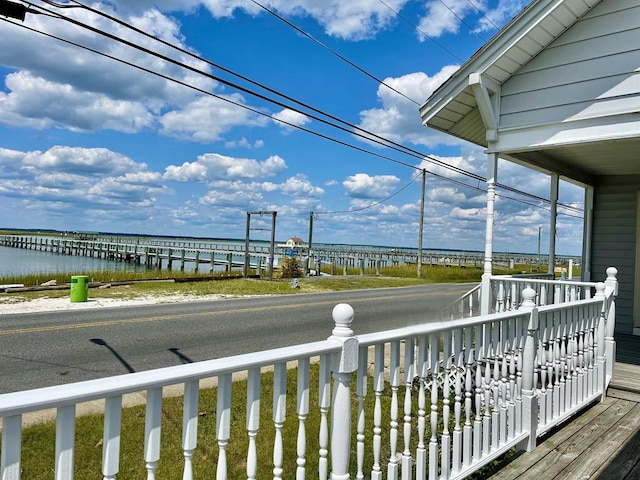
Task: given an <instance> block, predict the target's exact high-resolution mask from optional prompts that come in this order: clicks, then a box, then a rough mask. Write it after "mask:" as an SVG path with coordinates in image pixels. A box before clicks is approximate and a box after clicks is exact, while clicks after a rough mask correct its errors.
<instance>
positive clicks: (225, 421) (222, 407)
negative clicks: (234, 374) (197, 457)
mask: <svg viewBox="0 0 640 480" xmlns="http://www.w3.org/2000/svg"><path fill="white" fill-rule="evenodd" d="M230 434H231V374H230V373H227V374H225V375H220V376H219V377H218V406H217V410H216V438H217V439H218V466H217V468H216V480H225V479H226V478H227V470H228V468H227V445H228V444H229V436H230Z"/></svg>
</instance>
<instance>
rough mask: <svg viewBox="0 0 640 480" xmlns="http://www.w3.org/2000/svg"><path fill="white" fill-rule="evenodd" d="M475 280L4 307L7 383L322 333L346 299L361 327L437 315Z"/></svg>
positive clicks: (221, 352)
mask: <svg viewBox="0 0 640 480" xmlns="http://www.w3.org/2000/svg"><path fill="white" fill-rule="evenodd" d="M471 287H472V285H470V284H437V285H424V286H417V287H403V288H392V289H375V290H353V291H346V292H335V293H322V294H299V295H284V296H269V297H250V298H238V299H230V300H216V301H207V302H192V303H179V304H162V305H153V306H137V307H120V308H102V309H100V308H97V309H87V310H81V311H73V312H72V311H63V312H47V313H33V314H16V315H2V316H1V317H0V359H1V361H0V365H1V366H0V378H1V379H2V380H1V382H0V393H7V392H12V391H18V390H27V389H31V388H38V387H45V386H50V385H58V384H63V383H71V382H78V381H82V380H89V379H93V378H101V377H107V376H112V375H120V374H125V373H129V372H135V371H143V370H149V369H153V368H160V367H166V366H171V365H177V364H180V363H188V362H195V361H200V360H208V359H212V358H219V357H224V356H230V355H235V354H240V353H248V352H252V351H259V350H266V349H270V348H277V347H282V346H287V345H293V344H296V343H305V342H312V341H317V340H322V339H325V338H327V337H328V336H329V335H331V330H332V328H333V320H332V318H331V310H332V309H333V307H334V306H335V305H336V304H337V303H349V304H350V305H351V306H352V307H353V308H354V310H355V319H354V322H353V325H352V328H353V330H354V331H355V333H356V334H358V333H369V332H374V331H380V330H386V329H391V328H397V327H402V326H407V325H413V324H418V323H421V322H425V321H434V320H437V319H438V313H439V312H440V311H441V309H442V308H444V307H446V306H447V305H449V304H450V303H451V302H452V301H453V300H455V299H456V298H457V297H459V296H460V295H462V294H463V293H465V292H466V291H468V290H469V289H470V288H471Z"/></svg>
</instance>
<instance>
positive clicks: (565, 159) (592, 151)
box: [501, 138, 640, 184]
mask: <svg viewBox="0 0 640 480" xmlns="http://www.w3.org/2000/svg"><path fill="white" fill-rule="evenodd" d="M501 156H502V155H501ZM504 157H505V158H507V159H509V160H511V161H514V162H516V163H520V164H525V165H527V166H533V167H537V168H538V169H541V170H544V171H548V172H556V173H559V174H561V175H563V176H565V177H568V178H573V179H575V180H579V181H581V182H584V183H588V184H593V181H594V178H595V177H598V176H609V175H636V174H640V138H625V139H616V140H611V141H603V142H594V143H580V144H574V145H565V146H560V147H549V148H542V149H538V150H535V151H526V152H517V153H510V154H508V155H505V156H504Z"/></svg>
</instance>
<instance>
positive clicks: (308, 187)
mask: <svg viewBox="0 0 640 480" xmlns="http://www.w3.org/2000/svg"><path fill="white" fill-rule="evenodd" d="M280 191H281V192H282V193H284V194H285V195H290V196H302V197H305V198H311V197H320V196H321V195H322V194H323V193H324V190H323V189H322V188H320V187H316V186H314V185H313V184H312V183H311V182H310V181H309V179H308V178H307V177H306V176H305V175H302V174H298V175H296V176H294V177H290V178H287V180H286V181H285V182H284V184H282V185H281V186H280Z"/></svg>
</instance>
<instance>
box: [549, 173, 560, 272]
mask: <svg viewBox="0 0 640 480" xmlns="http://www.w3.org/2000/svg"><path fill="white" fill-rule="evenodd" d="M559 180H560V177H559V176H558V174H557V173H552V174H551V193H550V196H549V197H550V200H551V215H550V219H549V268H548V269H547V273H554V267H555V264H556V226H557V224H558V187H559Z"/></svg>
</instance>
